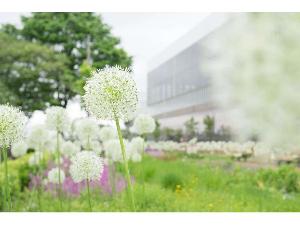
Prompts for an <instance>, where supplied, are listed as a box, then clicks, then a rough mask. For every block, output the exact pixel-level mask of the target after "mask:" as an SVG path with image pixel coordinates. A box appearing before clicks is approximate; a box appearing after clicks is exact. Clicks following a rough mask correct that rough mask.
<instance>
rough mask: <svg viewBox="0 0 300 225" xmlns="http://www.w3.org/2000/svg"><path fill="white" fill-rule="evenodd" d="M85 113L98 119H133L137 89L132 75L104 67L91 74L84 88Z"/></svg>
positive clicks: (116, 67) (124, 71) (126, 70)
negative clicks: (87, 112)
mask: <svg viewBox="0 0 300 225" xmlns="http://www.w3.org/2000/svg"><path fill="white" fill-rule="evenodd" d="M84 90H85V94H84V96H83V100H84V102H85V105H86V108H87V111H89V112H90V113H91V114H92V115H94V116H96V117H97V118H98V119H115V117H117V118H119V119H123V120H124V121H128V120H130V119H131V118H132V117H133V114H134V112H135V111H136V107H137V102H138V98H137V88H136V83H135V81H134V79H133V77H132V74H131V73H130V72H129V70H128V69H122V68H121V67H118V66H115V67H105V68H104V69H101V70H97V71H95V72H93V74H92V77H91V78H90V79H88V81H87V83H86V85H85V86H84Z"/></svg>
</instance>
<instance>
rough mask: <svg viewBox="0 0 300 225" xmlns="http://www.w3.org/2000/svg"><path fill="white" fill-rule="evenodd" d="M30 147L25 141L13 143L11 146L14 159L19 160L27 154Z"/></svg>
mask: <svg viewBox="0 0 300 225" xmlns="http://www.w3.org/2000/svg"><path fill="white" fill-rule="evenodd" d="M27 149H28V145H27V143H26V142H25V141H19V142H17V143H13V144H12V146H11V154H12V156H13V157H15V158H17V157H20V156H23V155H25V154H26V152H27Z"/></svg>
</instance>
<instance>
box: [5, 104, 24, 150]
mask: <svg viewBox="0 0 300 225" xmlns="http://www.w3.org/2000/svg"><path fill="white" fill-rule="evenodd" d="M26 121H27V118H26V116H25V115H24V113H23V112H21V111H20V110H19V109H18V108H15V107H13V106H9V105H0V146H9V145H11V144H12V143H13V142H15V141H18V139H20V138H21V137H22V134H23V130H24V127H25V123H26Z"/></svg>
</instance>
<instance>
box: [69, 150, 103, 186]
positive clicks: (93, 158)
mask: <svg viewBox="0 0 300 225" xmlns="http://www.w3.org/2000/svg"><path fill="white" fill-rule="evenodd" d="M102 172H103V160H102V159H101V158H100V157H99V156H97V155H96V153H94V152H92V151H82V152H78V153H77V154H76V155H75V156H74V157H72V158H71V166H70V174H71V176H72V179H73V180H74V181H75V182H77V183H79V182H81V181H84V180H89V181H92V180H99V179H100V177H101V175H102Z"/></svg>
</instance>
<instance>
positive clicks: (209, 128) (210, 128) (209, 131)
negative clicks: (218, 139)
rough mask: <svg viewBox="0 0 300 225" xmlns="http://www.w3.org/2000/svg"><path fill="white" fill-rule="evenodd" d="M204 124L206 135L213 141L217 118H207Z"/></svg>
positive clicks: (204, 119)
mask: <svg viewBox="0 0 300 225" xmlns="http://www.w3.org/2000/svg"><path fill="white" fill-rule="evenodd" d="M203 124H204V134H205V136H206V137H207V138H208V139H209V140H212V139H213V136H214V134H215V118H214V117H213V116H209V115H207V116H205V117H204V118H203Z"/></svg>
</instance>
